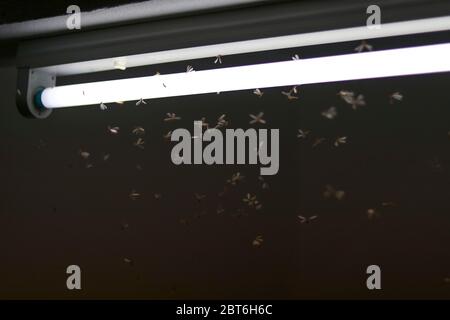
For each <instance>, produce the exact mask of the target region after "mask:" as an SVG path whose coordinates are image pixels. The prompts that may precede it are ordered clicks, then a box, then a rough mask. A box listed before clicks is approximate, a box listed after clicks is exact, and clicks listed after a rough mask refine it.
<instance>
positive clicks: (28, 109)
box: [16, 68, 56, 119]
mask: <svg viewBox="0 0 450 320" xmlns="http://www.w3.org/2000/svg"><path fill="white" fill-rule="evenodd" d="M55 84H56V77H55V76H54V75H51V74H49V73H45V72H42V71H36V70H33V69H29V68H20V69H19V70H18V79H17V95H16V104H17V107H18V109H19V112H20V113H21V114H22V115H23V116H25V117H27V118H33V119H45V118H47V117H48V116H49V115H50V114H51V113H52V110H51V109H47V108H45V107H43V106H39V105H38V104H36V101H35V97H36V93H38V92H39V90H41V89H44V88H49V87H50V88H51V87H54V86H55Z"/></svg>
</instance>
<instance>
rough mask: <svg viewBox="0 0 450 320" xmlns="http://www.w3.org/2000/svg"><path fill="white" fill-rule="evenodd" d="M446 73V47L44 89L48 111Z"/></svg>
mask: <svg viewBox="0 0 450 320" xmlns="http://www.w3.org/2000/svg"><path fill="white" fill-rule="evenodd" d="M448 71H450V43H446V44H438V45H428V46H420V47H411V48H403V49H393V50H384V51H376V52H368V53H354V54H347V55H339V56H330V57H321V58H312V59H304V60H302V59H300V60H293V61H285V62H275V63H265V64H257V65H248V66H242V67H232V68H220V69H213V70H205V71H196V72H188V73H187V72H185V73H176V74H169V75H155V76H149V77H140V78H131V79H122V80H112V81H100V82H91V83H83V84H75V85H67V86H60V87H54V88H46V89H44V90H43V91H40V92H39V94H38V95H37V101H38V104H39V105H41V106H43V107H45V108H47V109H54V108H63V107H71V106H83V105H98V104H100V103H111V102H116V101H134V100H140V99H153V98H164V97H174V96H184V95H193V94H205V93H216V92H226V91H236V90H247V89H255V88H268V87H279V86H291V85H302V84H312V83H325V82H334V81H346V80H357V79H371V78H381V77H392V76H404V75H414V74H426V73H435V72H448Z"/></svg>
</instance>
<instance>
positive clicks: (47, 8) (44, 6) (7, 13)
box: [0, 0, 142, 24]
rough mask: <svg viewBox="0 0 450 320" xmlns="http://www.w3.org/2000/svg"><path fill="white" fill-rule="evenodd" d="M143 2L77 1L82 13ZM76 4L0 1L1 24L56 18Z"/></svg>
mask: <svg viewBox="0 0 450 320" xmlns="http://www.w3.org/2000/svg"><path fill="white" fill-rule="evenodd" d="M141 1H142V0H95V1H92V0H77V1H76V4H77V5H78V6H80V8H81V10H82V11H92V10H95V9H101V8H106V7H114V6H118V5H123V4H128V3H134V2H141ZM72 4H74V1H72V0H47V1H25V0H3V1H0V23H1V24H4V23H12V22H19V21H27V20H34V19H39V18H47V17H54V16H58V15H63V14H65V13H66V9H67V7H68V6H70V5H72Z"/></svg>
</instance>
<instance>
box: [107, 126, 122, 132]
mask: <svg viewBox="0 0 450 320" xmlns="http://www.w3.org/2000/svg"><path fill="white" fill-rule="evenodd" d="M119 130H120V128H119V127H111V126H108V132H109V133H111V134H118V133H119Z"/></svg>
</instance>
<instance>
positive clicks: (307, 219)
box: [297, 216, 319, 223]
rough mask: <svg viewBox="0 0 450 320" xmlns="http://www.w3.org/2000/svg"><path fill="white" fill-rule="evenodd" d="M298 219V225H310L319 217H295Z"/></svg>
mask: <svg viewBox="0 0 450 320" xmlns="http://www.w3.org/2000/svg"><path fill="white" fill-rule="evenodd" d="M297 217H298V218H299V219H300V223H310V222H311V221H313V220H316V219H317V218H318V217H319V216H311V217H304V216H297Z"/></svg>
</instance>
